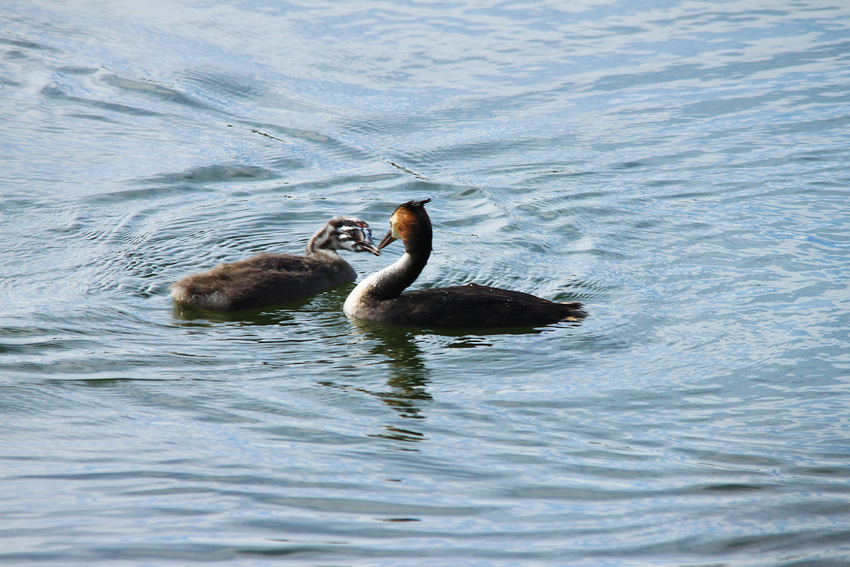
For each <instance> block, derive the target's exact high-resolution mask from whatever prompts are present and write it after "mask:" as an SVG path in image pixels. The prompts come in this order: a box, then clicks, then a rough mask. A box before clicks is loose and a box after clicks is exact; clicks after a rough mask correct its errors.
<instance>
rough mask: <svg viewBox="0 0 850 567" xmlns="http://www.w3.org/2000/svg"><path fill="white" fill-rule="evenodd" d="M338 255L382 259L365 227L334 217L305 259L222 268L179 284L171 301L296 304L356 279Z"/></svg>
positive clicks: (209, 306)
mask: <svg viewBox="0 0 850 567" xmlns="http://www.w3.org/2000/svg"><path fill="white" fill-rule="evenodd" d="M337 250H350V251H353V252H372V253H373V254H376V255H378V254H380V251H379V250H378V248H377V247H376V246H375V244H374V242H372V232H371V230H370V229H369V225H368V224H366V223H365V222H364V221H362V220H360V219H357V218H354V217H334V218H333V219H331V220H330V221H328V223H327V224H326V225H325V226H324V227H322V229H320V230H319V231H318V232H317V233H316V234H315V235H313V237H312V238H311V239H310V241H309V243H308V244H307V250H306V255H305V256H294V255H291V254H260V255H259V256H255V257H253V258H248V259H247V260H240V261H238V262H231V263H227V264H220V265H218V266H216V267H215V268H213V269H212V270H210V271H208V272H203V273H200V274H195V275H191V276H187V277H185V278H183V279H181V280H180V281H178V282H177V283H176V284H174V285H173V286H172V297H173V298H174V300H175V301H176V302H177V303H178V304H179V305H183V306H186V307H191V308H194V309H203V310H209V311H238V310H243V309H255V308H258V307H263V306H266V305H274V304H277V303H286V302H290V301H298V300H300V299H305V298H307V297H309V296H311V295H314V294H316V293H319V292H320V291H323V290H325V289H328V288H330V287H334V286H337V285H340V284H343V283H346V282H350V281H353V280H354V279H355V278H356V277H357V274H356V273H355V271H354V269H353V268H352V267H351V266H350V265H349V264H348V262H346V261H345V260H344V259H343V258H341V257H340V256H339V254H337V253H336V251H337Z"/></svg>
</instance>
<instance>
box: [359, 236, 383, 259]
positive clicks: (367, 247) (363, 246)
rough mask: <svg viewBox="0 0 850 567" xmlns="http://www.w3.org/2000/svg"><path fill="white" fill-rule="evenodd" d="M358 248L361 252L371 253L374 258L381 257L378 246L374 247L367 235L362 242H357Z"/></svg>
mask: <svg viewBox="0 0 850 567" xmlns="http://www.w3.org/2000/svg"><path fill="white" fill-rule="evenodd" d="M357 246H358V248H360V251H361V252H371V253H372V254H374V255H375V256H380V255H381V248H380V247H379V246H375V243H374V242H372V238H371V237H370V236H369V235H366V238H365V239H364V240H359V241H358V242H357Z"/></svg>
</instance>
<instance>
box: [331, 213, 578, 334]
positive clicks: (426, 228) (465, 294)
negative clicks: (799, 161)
mask: <svg viewBox="0 0 850 567" xmlns="http://www.w3.org/2000/svg"><path fill="white" fill-rule="evenodd" d="M428 201H430V199H426V200H424V201H409V202H407V203H404V204H402V205H400V206H399V207H398V208H397V209H396V210H395V212H394V213H393V214H392V216H391V217H390V231H389V233H387V235H386V236H385V237H384V239H383V240H382V241H381V243H380V244H379V246H378V248H384V247H385V246H387V245H388V244H390V243H391V242H393V241H395V240H397V239H399V238H400V239H401V240H402V241H403V242H404V255H403V256H402V257H401V258H399V259H398V260H397V261H396V262H395V263H394V264H392V265H391V266H388V267H386V268H384V269H383V270H381V271H379V272H377V273H375V274H372V275H371V276H369V277H368V278H366V279H365V280H363V281H362V282H360V284H358V285H357V287H355V288H354V290H353V291H352V292H351V294H350V295H349V296H348V298H347V299H346V301H345V307H344V309H345V313H346V314H347V315H349V316H351V317H356V318H359V319H366V320H371V321H378V322H381V323H392V324H397V325H415V326H434V327H469V328H497V327H521V326H536V325H546V324H549V323H556V322H558V321H564V320H574V319H578V318H581V317H584V316H585V315H586V314H585V313H584V311H583V310H582V306H581V303H556V302H553V301H549V300H547V299H543V298H542V297H537V296H534V295H531V294H528V293H523V292H521V291H513V290H508V289H500V288H495V287H488V286H482V285H477V284H467V285H462V286H451V287H442V288H432V289H423V290H418V291H410V292H407V293H402V292H403V291H404V290H405V289H406V288H407V287H408V286H409V285H411V284H412V283H413V282H414V281H415V280H416V278H417V277H418V276H419V274H420V273H421V272H422V269H423V268H424V267H425V265H426V264H427V262H428V258H429V256H430V255H431V241H432V229H431V220H430V218H429V217H428V213H427V212H426V211H425V203H427V202H428Z"/></svg>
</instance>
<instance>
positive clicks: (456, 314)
mask: <svg viewBox="0 0 850 567" xmlns="http://www.w3.org/2000/svg"><path fill="white" fill-rule="evenodd" d="M581 307H582V306H581V304H580V303H555V302H553V301H549V300H547V299H543V298H542V297H537V296H534V295H531V294H528V293H523V292H521V291H513V290H508V289H500V288H495V287H487V286H481V285H477V284H468V285H464V286H452V287H442V288H435V289H425V290H419V291H411V292H408V293H405V294H402V295H400V296H399V297H397V298H395V299H390V300H385V301H382V302H381V305H380V306H379V307H378V309H379V310H380V311H381V318H380V319H381V320H382V321H384V322H388V323H396V324H400V325H417V326H434V327H469V328H476V327H478V328H495V327H521V326H536V325H546V324H549V323H555V322H557V321H563V320H566V319H575V318H580V317H584V316H585V315H586V314H585V313H584V311H582V309H581Z"/></svg>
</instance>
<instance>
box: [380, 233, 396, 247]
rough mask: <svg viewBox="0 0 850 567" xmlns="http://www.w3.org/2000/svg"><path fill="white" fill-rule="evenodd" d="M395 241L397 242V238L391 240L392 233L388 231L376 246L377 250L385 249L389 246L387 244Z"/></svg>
mask: <svg viewBox="0 0 850 567" xmlns="http://www.w3.org/2000/svg"><path fill="white" fill-rule="evenodd" d="M396 240H398V239H397V238H393V231H392V230H390V231H389V232H388V233H387V235H386V236H385V237H384V239H383V240H381V243H380V244H378V250H380V249H381V248H384V247H386V246H387V245H389V244H391V243H393V242H395V241H396Z"/></svg>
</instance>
